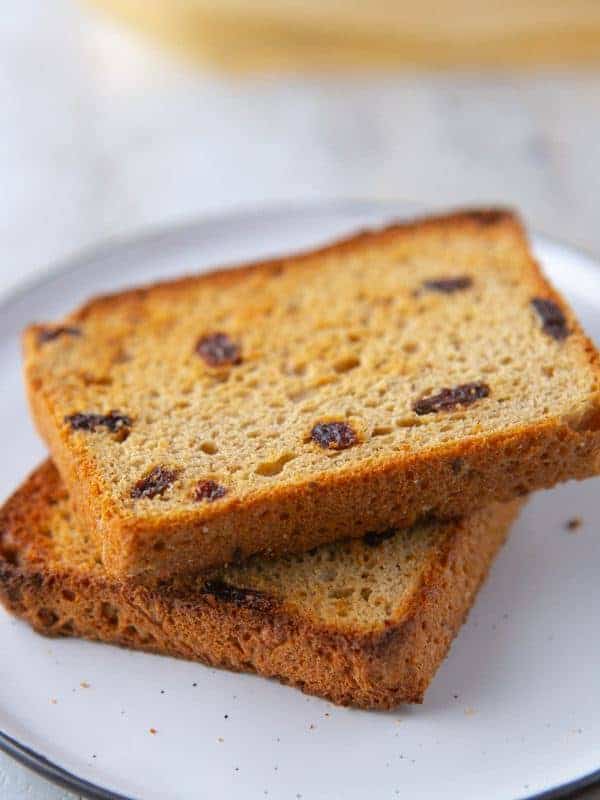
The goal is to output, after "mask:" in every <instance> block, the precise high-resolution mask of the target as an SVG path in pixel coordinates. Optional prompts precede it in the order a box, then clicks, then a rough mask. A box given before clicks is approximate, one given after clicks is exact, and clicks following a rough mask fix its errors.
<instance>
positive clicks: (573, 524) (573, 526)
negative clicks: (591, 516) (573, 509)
mask: <svg viewBox="0 0 600 800" xmlns="http://www.w3.org/2000/svg"><path fill="white" fill-rule="evenodd" d="M582 524H583V520H582V519H581V517H571V519H569V520H567V521H566V522H565V528H566V530H568V531H569V532H570V533H573V531H576V530H577V529H578V528H581V526H582Z"/></svg>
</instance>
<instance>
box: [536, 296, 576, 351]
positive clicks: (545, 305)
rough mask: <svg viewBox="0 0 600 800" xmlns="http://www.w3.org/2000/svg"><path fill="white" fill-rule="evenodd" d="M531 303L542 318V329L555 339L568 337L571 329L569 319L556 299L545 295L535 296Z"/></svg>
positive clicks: (559, 339)
mask: <svg viewBox="0 0 600 800" xmlns="http://www.w3.org/2000/svg"><path fill="white" fill-rule="evenodd" d="M531 305H532V306H533V307H534V308H535V310H536V311H537V313H538V315H539V317H540V319H541V320H542V330H543V331H544V333H547V334H548V336H552V338H553V339H556V340H557V341H559V342H560V341H561V340H562V339H566V338H567V336H568V335H569V333H570V331H569V329H568V327H567V320H566V318H565V315H564V314H563V312H562V311H561V309H560V308H559V307H558V306H557V305H556V303H555V302H554V300H546V299H544V298H543V297H534V298H533V300H532V301H531Z"/></svg>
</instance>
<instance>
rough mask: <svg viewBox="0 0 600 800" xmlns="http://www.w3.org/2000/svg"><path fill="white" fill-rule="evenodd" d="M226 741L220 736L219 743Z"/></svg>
mask: <svg viewBox="0 0 600 800" xmlns="http://www.w3.org/2000/svg"><path fill="white" fill-rule="evenodd" d="M224 741H225V739H224V738H223V737H222V736H219V738H218V739H217V742H224Z"/></svg>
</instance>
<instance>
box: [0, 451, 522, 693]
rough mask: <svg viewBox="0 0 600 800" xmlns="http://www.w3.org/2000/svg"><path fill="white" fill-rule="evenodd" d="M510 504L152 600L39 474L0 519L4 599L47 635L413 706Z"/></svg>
mask: <svg viewBox="0 0 600 800" xmlns="http://www.w3.org/2000/svg"><path fill="white" fill-rule="evenodd" d="M520 502H521V501H512V502H511V503H508V504H504V505H503V504H495V505H493V506H491V507H489V508H487V509H484V510H479V511H476V512H474V513H473V514H472V515H471V516H469V517H467V518H465V519H463V520H462V521H454V522H448V523H433V522H429V523H423V524H421V525H419V526H417V527H415V528H413V529H411V530H400V531H396V532H394V531H388V532H387V533H385V534H383V535H379V536H376V535H371V536H367V537H366V538H365V539H355V540H348V541H345V542H339V543H336V544H330V545H323V546H321V547H320V548H317V549H316V550H314V551H312V552H311V553H305V554H302V555H296V556H285V557H283V558H280V559H278V560H275V561H266V560H264V559H260V558H257V557H255V558H253V559H251V560H250V561H249V562H248V564H247V565H245V566H243V567H235V568H229V569H223V570H221V571H220V572H219V573H218V574H217V575H215V576H213V577H212V579H210V580H208V581H207V580H204V579H200V578H196V579H182V578H179V579H175V580H174V581H172V582H171V583H169V584H167V585H163V586H161V587H160V588H151V587H147V586H143V585H141V584H139V583H137V582H135V581H131V580H120V579H118V578H114V577H112V576H110V575H109V574H108V573H107V572H106V570H105V569H104V567H103V566H102V563H101V558H100V550H99V548H98V547H97V545H96V544H95V543H94V541H93V539H91V538H90V537H88V536H86V535H83V534H82V533H80V532H79V531H78V530H77V529H76V528H75V522H74V520H73V519H72V517H71V512H70V507H69V504H68V497H67V493H66V491H65V489H64V488H63V486H62V484H61V482H60V478H59V475H58V472H57V471H56V469H55V467H54V466H53V465H52V463H51V462H47V463H46V464H45V465H43V466H42V467H41V468H40V469H39V470H38V471H37V472H36V473H34V474H33V475H32V476H31V478H30V479H29V480H28V481H26V482H25V484H24V485H23V486H22V488H21V489H20V490H18V491H17V492H16V494H15V495H14V496H13V497H12V498H11V499H10V500H9V501H8V503H7V504H6V505H5V507H4V509H3V510H2V511H0V599H1V600H2V602H3V603H4V604H5V606H6V607H7V608H8V609H9V610H10V611H11V612H13V613H14V614H17V615H18V616H20V617H23V618H24V619H25V620H27V621H28V622H29V623H30V624H31V625H32V626H33V627H34V628H35V629H36V630H38V631H40V632H42V633H46V634H50V635H68V636H83V637H86V638H89V639H99V640H101V641H105V642H111V643H114V644H121V645H126V646H128V647H134V648H137V649H142V650H149V651H152V652H156V653H164V654H168V655H174V656H181V657H183V658H190V659H195V660H198V661H202V662H205V663H208V664H212V665H216V666H223V667H227V668H229V669H234V670H244V671H255V672H258V673H260V674H262V675H266V676H270V677H275V678H279V679H280V680H282V681H284V682H286V683H290V684H293V685H295V686H299V687H300V688H302V689H304V690H305V691H307V692H310V693H312V694H317V695H321V696H323V697H327V698H329V699H331V700H333V701H334V702H336V703H343V704H352V705H357V706H363V707H368V708H374V707H390V706H393V705H396V704H398V703H401V702H420V701H421V700H422V698H423V693H424V692H425V689H426V688H427V686H428V684H429V682H430V681H431V679H432V677H433V675H434V673H435V671H436V669H437V667H438V665H439V664H440V662H441V661H442V659H443V658H444V656H445V654H446V652H447V651H448V648H449V647H450V643H451V641H452V639H453V637H454V635H455V634H456V632H457V630H458V629H459V627H460V625H461V623H462V621H463V619H464V617H465V615H466V613H467V611H468V609H469V607H470V606H471V604H472V602H473V600H474V598H475V594H476V592H477V588H478V587H479V585H480V583H481V581H482V580H483V578H484V577H485V574H486V573H487V571H488V568H489V566H490V563H491V561H492V559H493V557H494V554H495V553H496V551H497V550H498V548H499V547H500V545H501V544H502V542H503V541H504V538H505V536H506V534H507V531H508V527H509V525H510V523H511V522H512V520H513V519H514V517H515V515H516V513H517V510H518V506H519V505H520Z"/></svg>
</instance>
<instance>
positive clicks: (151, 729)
mask: <svg viewBox="0 0 600 800" xmlns="http://www.w3.org/2000/svg"><path fill="white" fill-rule="evenodd" d="M150 733H151V734H152V735H153V736H154V734H156V733H158V731H157V730H156V728H150Z"/></svg>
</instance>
